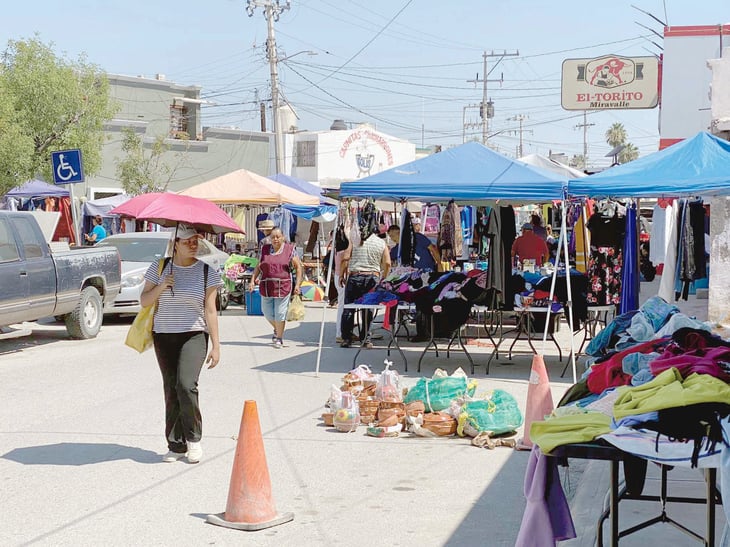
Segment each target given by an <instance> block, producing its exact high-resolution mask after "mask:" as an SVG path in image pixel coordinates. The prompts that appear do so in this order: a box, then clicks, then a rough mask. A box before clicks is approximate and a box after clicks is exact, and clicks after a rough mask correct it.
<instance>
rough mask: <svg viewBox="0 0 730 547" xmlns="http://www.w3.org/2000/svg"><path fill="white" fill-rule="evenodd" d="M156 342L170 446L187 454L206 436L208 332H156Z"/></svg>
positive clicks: (154, 337)
mask: <svg viewBox="0 0 730 547" xmlns="http://www.w3.org/2000/svg"><path fill="white" fill-rule="evenodd" d="M153 339H154V344H155V354H156V355H157V364H158V365H159V366H160V372H162V387H163V390H164V392H165V436H166V437H167V447H168V449H169V450H170V451H172V452H178V453H185V452H187V443H188V442H199V441H200V438H201V436H202V433H203V420H202V418H201V416H200V405H199V403H198V378H199V377H200V371H201V369H202V368H203V363H204V361H205V356H206V352H207V349H208V333H206V332H202V331H195V332H180V333H169V334H168V333H154V335H153Z"/></svg>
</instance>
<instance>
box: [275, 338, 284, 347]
mask: <svg viewBox="0 0 730 547" xmlns="http://www.w3.org/2000/svg"><path fill="white" fill-rule="evenodd" d="M274 347H275V348H276V349H281V348H282V347H284V342H283V340H282V339H281V338H277V339H276V341H275V342H274Z"/></svg>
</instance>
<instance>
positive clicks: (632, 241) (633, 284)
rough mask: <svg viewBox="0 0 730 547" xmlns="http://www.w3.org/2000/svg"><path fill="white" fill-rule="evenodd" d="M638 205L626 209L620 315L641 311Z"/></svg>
mask: <svg viewBox="0 0 730 547" xmlns="http://www.w3.org/2000/svg"><path fill="white" fill-rule="evenodd" d="M636 214H637V213H636V204H632V205H631V206H630V207H627V209H626V234H625V236H624V247H623V268H622V270H621V305H620V307H619V313H620V314H623V313H628V312H630V311H634V310H638V309H639V254H638V253H639V250H638V247H639V233H638V230H637V227H636V223H637V218H636Z"/></svg>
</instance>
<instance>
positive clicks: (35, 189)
mask: <svg viewBox="0 0 730 547" xmlns="http://www.w3.org/2000/svg"><path fill="white" fill-rule="evenodd" d="M68 195H69V192H68V190H66V189H65V188H63V187H62V186H54V185H53V184H48V183H47V182H44V181H42V180H38V179H33V180H29V181H28V182H26V183H24V184H21V185H20V186H16V187H15V188H13V189H12V190H10V192H8V193H7V194H5V196H6V197H9V198H47V197H54V198H58V197H68Z"/></svg>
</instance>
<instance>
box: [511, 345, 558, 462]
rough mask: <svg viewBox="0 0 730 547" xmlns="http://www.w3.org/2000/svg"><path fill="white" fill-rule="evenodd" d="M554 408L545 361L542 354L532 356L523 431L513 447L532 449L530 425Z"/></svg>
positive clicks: (542, 418) (543, 417)
mask: <svg viewBox="0 0 730 547" xmlns="http://www.w3.org/2000/svg"><path fill="white" fill-rule="evenodd" d="M553 408H555V405H553V394H552V392H551V391H550V379H549V378H548V374H547V369H546V368H545V361H544V360H543V358H542V355H537V354H536V355H534V356H533V357H532V370H531V371H530V384H529V385H528V386H527V409H526V410H525V433H524V436H523V437H522V439H520V441H519V442H518V443H517V446H516V447H515V448H516V449H517V450H530V449H532V441H531V440H530V426H531V425H532V422H534V421H536V420H538V421H539V420H544V419H545V416H547V415H548V414H550V413H551V412H552V411H553Z"/></svg>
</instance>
